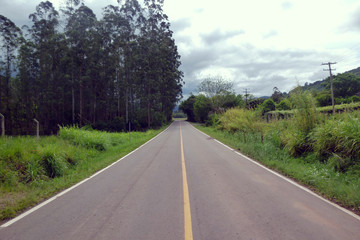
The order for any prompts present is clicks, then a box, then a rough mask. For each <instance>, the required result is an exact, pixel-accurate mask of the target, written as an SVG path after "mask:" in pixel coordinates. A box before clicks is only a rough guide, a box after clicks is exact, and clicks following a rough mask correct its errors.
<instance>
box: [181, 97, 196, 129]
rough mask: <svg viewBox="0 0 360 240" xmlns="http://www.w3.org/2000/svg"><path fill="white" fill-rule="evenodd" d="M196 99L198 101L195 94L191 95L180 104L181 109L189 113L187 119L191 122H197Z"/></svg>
mask: <svg viewBox="0 0 360 240" xmlns="http://www.w3.org/2000/svg"><path fill="white" fill-rule="evenodd" d="M195 101H196V97H195V96H194V95H191V96H190V97H189V98H188V99H186V100H185V101H182V102H181V103H180V106H179V109H180V110H181V111H183V112H184V113H185V114H186V115H187V120H188V121H190V122H195V113H194V103H195Z"/></svg>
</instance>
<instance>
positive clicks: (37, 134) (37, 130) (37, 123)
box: [34, 118, 39, 139]
mask: <svg viewBox="0 0 360 240" xmlns="http://www.w3.org/2000/svg"><path fill="white" fill-rule="evenodd" d="M34 121H35V122H36V138H37V139H39V121H38V120H36V119H35V118H34Z"/></svg>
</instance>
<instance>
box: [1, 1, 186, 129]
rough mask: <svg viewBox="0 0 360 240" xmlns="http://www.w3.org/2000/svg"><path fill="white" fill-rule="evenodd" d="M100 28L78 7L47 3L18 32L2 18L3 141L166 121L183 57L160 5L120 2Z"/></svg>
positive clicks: (178, 84)
mask: <svg viewBox="0 0 360 240" xmlns="http://www.w3.org/2000/svg"><path fill="white" fill-rule="evenodd" d="M118 3H119V4H118V6H113V5H109V6H106V7H105V8H104V9H103V15H102V18H101V19H100V20H98V19H97V18H96V15H95V14H94V12H93V11H92V10H91V9H90V8H89V7H87V6H86V5H85V4H84V3H83V1H82V0H67V1H66V2H65V4H64V5H63V6H62V7H61V8H60V11H58V10H56V9H55V7H54V6H53V4H52V3H51V2H49V1H46V2H41V3H40V4H39V5H37V7H36V10H35V12H33V13H31V14H30V15H29V19H30V20H31V26H24V27H22V29H20V28H19V27H18V26H16V25H15V24H14V23H13V22H12V21H11V20H10V19H8V18H6V17H5V16H0V44H1V45H0V54H1V55H0V113H2V114H3V115H4V116H5V118H6V133H7V134H32V133H33V131H34V130H33V129H34V128H33V125H34V122H33V119H34V118H36V119H37V120H39V122H40V123H41V131H42V133H43V134H51V133H55V132H56V131H57V129H58V125H79V126H83V125H91V126H92V127H94V128H97V129H104V130H110V131H111V130H113V131H121V130H124V129H126V126H128V123H129V122H130V123H131V128H132V129H137V130H142V129H147V128H151V127H157V126H160V125H161V124H163V123H165V122H166V121H169V120H170V119H171V114H172V110H173V108H174V107H175V105H176V102H177V101H178V100H179V98H180V97H181V95H182V90H181V89H182V84H183V80H182V77H183V73H182V72H181V71H180V70H179V66H180V64H181V62H180V55H179V54H178V51H177V46H176V44H175V40H174V39H173V37H172V31H171V29H170V23H169V20H168V17H167V16H166V15H165V14H164V12H163V3H164V0H144V2H143V3H139V2H138V1H137V0H125V1H124V2H123V3H120V0H118Z"/></svg>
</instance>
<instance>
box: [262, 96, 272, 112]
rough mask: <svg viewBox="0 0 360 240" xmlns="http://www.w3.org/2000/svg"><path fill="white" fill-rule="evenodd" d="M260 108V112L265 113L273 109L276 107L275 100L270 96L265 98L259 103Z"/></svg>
mask: <svg viewBox="0 0 360 240" xmlns="http://www.w3.org/2000/svg"><path fill="white" fill-rule="evenodd" d="M261 108H262V114H265V113H267V112H270V111H274V110H275V108H276V106H275V102H274V101H273V100H272V99H271V98H269V99H266V100H265V101H264V102H263V103H262V104H261Z"/></svg>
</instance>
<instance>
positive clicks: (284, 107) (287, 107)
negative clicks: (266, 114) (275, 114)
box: [276, 98, 291, 111]
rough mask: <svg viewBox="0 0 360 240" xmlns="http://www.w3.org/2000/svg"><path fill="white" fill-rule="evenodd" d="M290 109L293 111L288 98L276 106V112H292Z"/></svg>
mask: <svg viewBox="0 0 360 240" xmlns="http://www.w3.org/2000/svg"><path fill="white" fill-rule="evenodd" d="M290 109H291V102H290V101H289V100H288V99H287V98H285V99H283V100H281V102H280V103H279V104H277V105H276V110H279V111H283V110H290Z"/></svg>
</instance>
